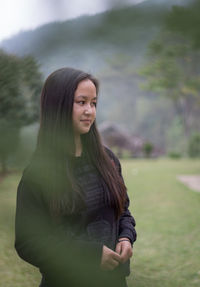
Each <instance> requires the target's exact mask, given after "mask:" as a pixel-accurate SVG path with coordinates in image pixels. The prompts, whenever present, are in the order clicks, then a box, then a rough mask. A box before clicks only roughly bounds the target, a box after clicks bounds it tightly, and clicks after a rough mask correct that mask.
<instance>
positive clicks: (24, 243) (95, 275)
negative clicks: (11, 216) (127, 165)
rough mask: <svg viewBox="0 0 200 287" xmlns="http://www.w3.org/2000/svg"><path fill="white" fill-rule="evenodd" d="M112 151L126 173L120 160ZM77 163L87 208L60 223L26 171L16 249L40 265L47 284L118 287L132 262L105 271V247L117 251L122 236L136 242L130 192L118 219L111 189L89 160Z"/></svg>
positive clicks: (21, 187)
mask: <svg viewBox="0 0 200 287" xmlns="http://www.w3.org/2000/svg"><path fill="white" fill-rule="evenodd" d="M107 152H108V154H109V156H110V157H111V159H112V160H113V161H114V163H115V164H116V165H117V167H118V170H119V173H120V174H121V166H120V163H119V160H118V159H117V158H116V157H115V156H114V154H113V153H112V152H111V151H110V150H107ZM74 167H75V174H76V178H77V183H78V185H80V188H81V190H82V192H83V194H84V198H85V208H83V209H80V211H79V212H76V213H75V214H73V216H66V217H63V218H62V220H61V221H59V222H53V221H52V219H51V217H50V215H49V211H48V208H47V206H46V202H45V200H44V198H43V195H42V192H41V187H40V186H38V184H36V183H35V182H34V181H31V180H30V176H29V173H30V169H29V168H26V169H25V171H24V173H23V176H22V179H21V181H20V183H19V186H18V192H17V208H16V225H15V226H16V240H15V248H16V250H17V252H18V254H19V256H20V257H21V258H22V259H24V260H25V261H27V262H29V263H30V264H32V265H34V266H36V267H38V268H39V269H40V272H41V273H42V275H43V283H42V285H41V286H42V287H43V286H44V287H46V286H47V287H50V286H56V287H58V286H59V287H65V286H73V287H75V286H82V287H83V286H87V287H89V286H103V285H102V284H104V286H105V282H106V283H107V284H109V286H112V284H113V286H114V285H116V284H117V282H118V283H119V281H120V278H122V277H124V276H127V275H128V274H129V266H128V262H127V263H126V264H124V265H123V266H119V267H118V268H117V269H115V271H113V272H105V271H104V272H103V271H101V270H100V268H99V267H100V262H101V256H102V247H103V245H106V246H108V247H109V248H112V249H113V250H114V249H115V246H116V242H117V239H118V238H120V237H128V238H129V239H130V241H131V243H133V242H134V241H135V240H136V232H135V228H134V227H135V221H134V219H133V217H132V216H131V214H130V212H129V210H128V206H129V199H128V195H127V200H126V206H125V209H124V213H123V214H122V215H121V217H120V219H119V220H116V219H115V215H114V209H113V208H111V207H110V206H109V205H108V204H106V201H105V194H106V192H108V190H106V189H107V187H106V185H105V184H104V183H103V182H102V180H101V179H100V176H99V175H98V173H97V172H96V170H95V169H94V167H93V166H92V165H91V164H90V163H89V162H88V160H87V158H86V157H85V156H82V157H80V158H74ZM119 277H120V278H119ZM116 280H117V281H116ZM119 286H121V285H119Z"/></svg>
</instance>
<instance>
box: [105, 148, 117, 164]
mask: <svg viewBox="0 0 200 287" xmlns="http://www.w3.org/2000/svg"><path fill="white" fill-rule="evenodd" d="M104 149H105V151H106V153H107V155H108V156H109V157H110V159H111V160H112V161H114V163H115V164H116V165H117V166H118V167H120V161H119V159H118V157H117V156H116V155H115V153H114V152H113V151H112V150H111V149H109V148H108V147H106V146H104Z"/></svg>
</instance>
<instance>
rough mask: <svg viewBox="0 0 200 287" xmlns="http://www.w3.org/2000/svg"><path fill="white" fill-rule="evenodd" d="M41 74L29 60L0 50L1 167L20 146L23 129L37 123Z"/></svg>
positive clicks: (5, 167)
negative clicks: (20, 135) (21, 130)
mask: <svg viewBox="0 0 200 287" xmlns="http://www.w3.org/2000/svg"><path fill="white" fill-rule="evenodd" d="M41 85H42V81H41V73H40V72H39V66H38V64H37V62H36V61H35V59H34V58H33V57H32V56H25V57H18V56H16V55H13V54H8V53H6V52H4V51H3V50H0V103H1V104H0V164H1V168H2V172H3V173H5V172H6V171H7V161H8V158H9V156H10V155H11V154H13V153H14V152H15V151H16V149H17V147H18V144H19V133H20V129H21V128H22V127H23V126H26V125H29V124H31V123H33V122H34V121H37V120H38V117H39V92H40V90H41Z"/></svg>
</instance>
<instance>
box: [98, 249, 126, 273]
mask: <svg viewBox="0 0 200 287" xmlns="http://www.w3.org/2000/svg"><path fill="white" fill-rule="evenodd" d="M120 262H121V256H120V255H119V254H118V253H117V252H114V251H113V250H111V249H110V248H108V247H106V246H105V245H104V246H103V251H102V257H101V268H102V269H103V270H113V269H115V268H116V267H117V266H118V265H119V263H120Z"/></svg>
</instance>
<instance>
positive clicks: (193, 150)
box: [188, 133, 200, 157]
mask: <svg viewBox="0 0 200 287" xmlns="http://www.w3.org/2000/svg"><path fill="white" fill-rule="evenodd" d="M188 154H189V156H190V157H200V133H195V134H193V135H192V136H191V138H190V140H189V146H188Z"/></svg>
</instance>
